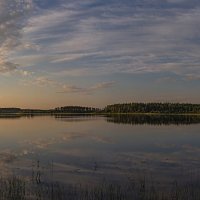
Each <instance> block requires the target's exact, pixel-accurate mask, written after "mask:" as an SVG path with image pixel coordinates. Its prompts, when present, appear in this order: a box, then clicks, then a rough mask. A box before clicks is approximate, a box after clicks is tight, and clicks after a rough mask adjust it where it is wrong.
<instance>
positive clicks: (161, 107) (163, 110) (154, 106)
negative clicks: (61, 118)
mask: <svg viewBox="0 0 200 200" xmlns="http://www.w3.org/2000/svg"><path fill="white" fill-rule="evenodd" d="M6 113H22V114H32V113H33V114H37V113H38V114H39V113H46V114H55V113H80V114H81V113H143V114H144V113H158V114H200V104H189V103H122V104H113V105H108V106H106V107H105V108H103V109H99V108H94V107H86V106H64V107H57V108H54V109H48V110H41V109H20V108H0V114H6Z"/></svg>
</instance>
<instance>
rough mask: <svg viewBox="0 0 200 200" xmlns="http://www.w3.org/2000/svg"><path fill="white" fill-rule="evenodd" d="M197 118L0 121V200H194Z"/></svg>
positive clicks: (198, 163)
mask: <svg viewBox="0 0 200 200" xmlns="http://www.w3.org/2000/svg"><path fill="white" fill-rule="evenodd" d="M199 121H200V120H199V119H198V117H197V116H196V117H192V116H188V117H183V116H182V117H177V116H175V117H173V116H171V117H170V116H168V117H163V116H160V117H159V116H133V115H132V116H128V115H124V116H122V115H120V116H119V115H114V116H90V115H88V116H77V115H74V116H63V115H62V116H37V117H30V116H26V117H9V118H6V117H2V118H0V127H1V130H0V137H1V140H0V167H1V176H2V179H1V188H2V189H1V192H2V191H3V192H4V193H1V194H4V197H5V198H4V197H1V199H3V198H4V199H6V198H7V199H10V198H12V196H11V197H9V195H11V194H12V195H15V197H13V198H14V199H17V198H18V199H31V198H33V199H34V198H36V197H34V196H33V192H34V194H37V195H38V196H39V197H40V198H41V199H45V198H46V199H66V196H67V198H68V199H70V198H71V199H133V198H134V199H172V197H173V199H184V198H185V199H188V196H190V198H192V199H199V197H200V196H199V190H200V184H199V174H200V172H199V169H200V158H199V153H200V142H199V141H200V133H199V130H200V123H199ZM18 186H19V187H18ZM3 188H5V189H3ZM14 190H17V191H18V192H13V191H14ZM6 191H7V192H8V191H10V193H8V194H6ZM19 191H21V193H20V192H19ZM16 194H21V196H19V197H17V198H16ZM6 195H7V196H6ZM23 195H24V196H23ZM59 195H60V196H59ZM70 195H71V197H70ZM95 195H96V196H95ZM180 195H182V196H180ZM37 198H38V197H37Z"/></svg>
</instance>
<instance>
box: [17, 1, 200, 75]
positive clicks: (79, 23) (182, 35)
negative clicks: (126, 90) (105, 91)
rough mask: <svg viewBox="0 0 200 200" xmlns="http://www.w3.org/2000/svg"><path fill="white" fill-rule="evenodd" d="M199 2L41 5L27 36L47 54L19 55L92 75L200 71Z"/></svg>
mask: <svg viewBox="0 0 200 200" xmlns="http://www.w3.org/2000/svg"><path fill="white" fill-rule="evenodd" d="M96 3H97V2H96ZM119 5H120V9H119V7H118V6H119ZM131 6H132V7H131ZM199 6H200V4H199V3H198V2H196V1H191V2H190V3H188V2H186V1H182V0H181V1H180V0H169V1H165V2H160V1H157V0H154V1H153V2H152V3H151V4H149V3H148V1H145V0H143V1H140V3H139V1H134V2H130V1H125V2H122V1H117V2H112V1H109V2H108V3H106V2H105V3H101V4H98V3H97V4H95V2H94V1H87V2H84V3H82V2H81V1H76V2H71V1H69V3H67V2H63V3H62V6H61V5H60V6H57V7H54V8H53V9H49V10H48V9H47V10H41V12H39V14H38V15H36V16H33V17H31V18H30V19H29V20H28V23H27V24H26V26H25V27H24V28H23V38H26V39H27V40H30V41H31V43H33V44H35V45H36V46H37V45H38V46H40V55H41V54H42V56H41V57H42V58H41V59H40V58H39V55H35V53H33V54H32V53H30V54H29V55H26V56H25V57H24V56H22V55H21V56H20V55H18V58H16V57H15V59H16V60H18V61H19V63H20V62H21V63H22V64H23V63H25V62H26V61H28V58H32V63H33V64H34V63H37V64H42V63H43V62H45V61H46V63H45V64H46V70H47V71H48V72H52V73H56V74H59V73H60V74H61V75H63V74H65V75H66V76H70V75H72V76H73V75H74V74H75V75H78V74H79V75H80V76H81V75H82V74H81V73H79V72H81V71H84V70H85V69H86V70H87V69H88V71H91V72H92V73H91V75H97V74H100V75H103V74H113V73H125V74H130V73H133V74H135V73H143V74H144V73H145V74H148V73H163V72H164V73H165V72H171V73H174V74H176V75H178V76H180V77H187V76H188V75H189V74H200V71H199V70H200V69H199V67H198V65H199V63H200V59H199V56H198V55H199V52H200V49H199V45H198V41H199V34H198V33H199V28H198V23H199V18H200V15H199V13H200V12H199V11H200V8H199ZM22 52H23V51H22ZM56 65H58V66H60V67H59V68H58V69H57V70H56V71H55V70H53V69H54V66H56ZM99 72H101V73H99Z"/></svg>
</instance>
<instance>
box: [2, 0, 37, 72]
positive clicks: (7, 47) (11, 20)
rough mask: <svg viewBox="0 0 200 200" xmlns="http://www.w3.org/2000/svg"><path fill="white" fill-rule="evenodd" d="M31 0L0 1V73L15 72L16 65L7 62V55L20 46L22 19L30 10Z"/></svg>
mask: <svg viewBox="0 0 200 200" xmlns="http://www.w3.org/2000/svg"><path fill="white" fill-rule="evenodd" d="M32 7H33V3H32V1H31V0H24V1H17V0H0V73H5V72H9V71H13V70H16V68H17V67H18V64H15V63H14V62H10V61H9V54H10V52H11V51H13V50H14V49H15V48H16V47H17V46H19V45H20V38H21V37H22V35H21V28H22V27H23V22H22V20H21V18H22V17H25V16H26V15H28V12H29V11H30V10H31V9H32Z"/></svg>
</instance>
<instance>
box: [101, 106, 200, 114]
mask: <svg viewBox="0 0 200 200" xmlns="http://www.w3.org/2000/svg"><path fill="white" fill-rule="evenodd" d="M104 112H106V113H172V114H184V113H191V114H194V113H200V104H189V103H124V104H114V105H108V106H106V107H105V109H104Z"/></svg>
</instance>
